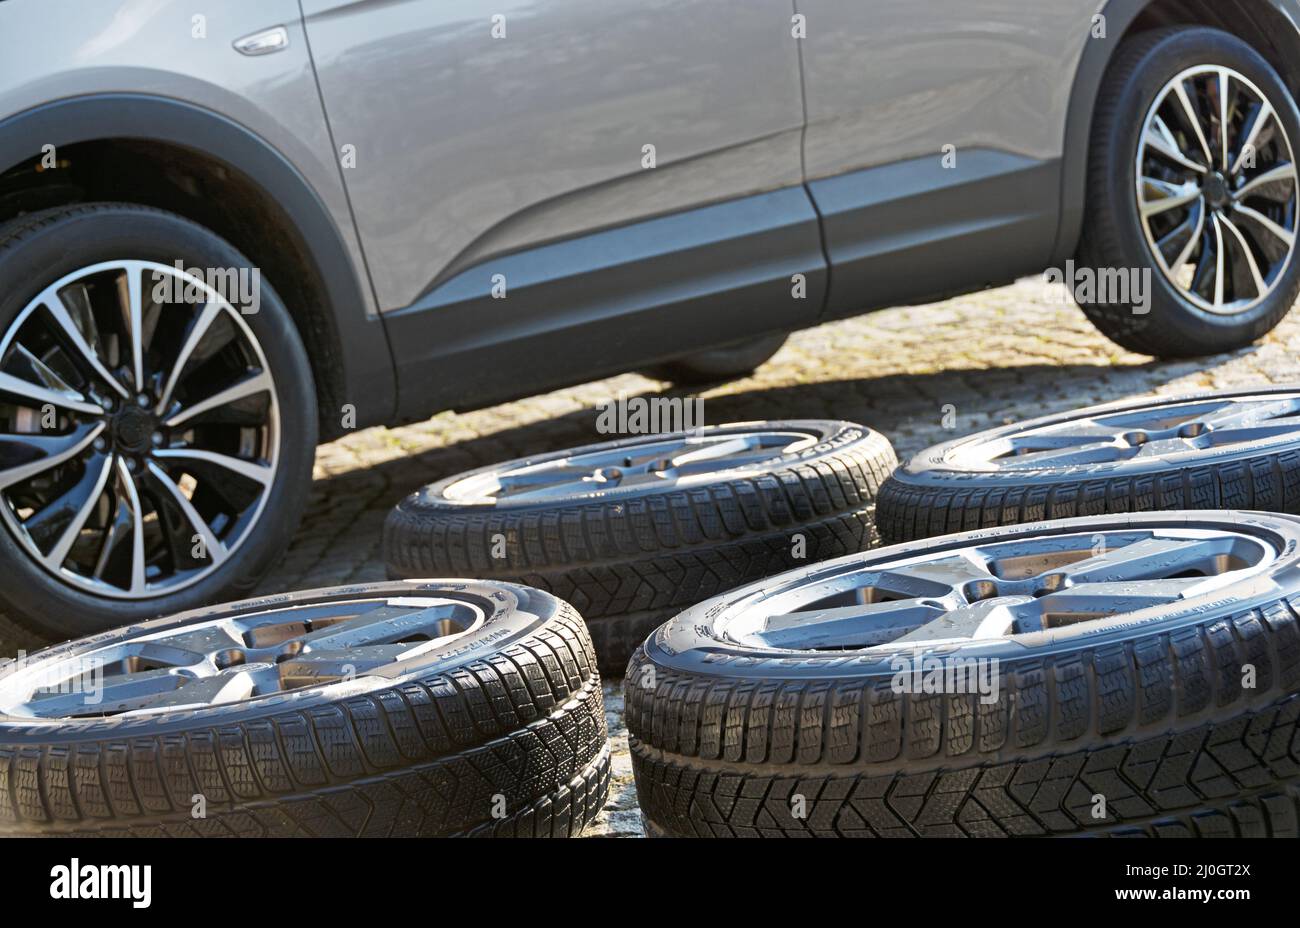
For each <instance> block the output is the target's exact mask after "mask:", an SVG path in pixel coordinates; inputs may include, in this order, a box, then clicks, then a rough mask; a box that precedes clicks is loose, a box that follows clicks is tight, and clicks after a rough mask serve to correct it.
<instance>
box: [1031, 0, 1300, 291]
mask: <svg viewBox="0 0 1300 928" xmlns="http://www.w3.org/2000/svg"><path fill="white" fill-rule="evenodd" d="M1099 12H1100V14H1101V15H1102V16H1104V17H1105V24H1106V35H1105V37H1104V38H1092V37H1090V38H1089V39H1088V40H1087V44H1086V45H1085V46H1084V50H1083V56H1082V58H1081V59H1080V61H1079V66H1078V68H1077V69H1076V71H1075V77H1074V85H1073V88H1072V90H1071V92H1070V106H1069V114H1068V116H1067V117H1066V125H1065V137H1064V144H1063V146H1062V155H1061V160H1062V165H1061V217H1060V221H1059V224H1058V227H1057V234H1056V243H1055V245H1054V246H1053V249H1052V264H1053V265H1059V264H1060V263H1061V262H1063V261H1065V260H1066V259H1067V258H1070V257H1072V256H1073V255H1074V253H1075V249H1076V247H1077V246H1078V243H1079V237H1080V234H1081V232H1082V229H1083V215H1084V204H1085V202H1086V200H1087V195H1088V191H1087V174H1088V154H1089V143H1090V142H1091V138H1092V121H1093V111H1094V109H1095V106H1096V102H1097V95H1098V93H1099V92H1100V90H1101V83H1102V81H1103V80H1104V79H1105V76H1106V71H1107V69H1108V68H1109V66H1110V62H1111V59H1112V58H1113V57H1114V55H1115V52H1116V51H1117V50H1118V49H1119V47H1120V45H1121V44H1122V43H1123V42H1124V40H1125V39H1127V38H1129V37H1130V36H1133V35H1135V34H1137V33H1139V32H1145V31H1147V30H1148V29H1154V28H1159V27H1161V26H1168V25H1175V24H1185V25H1200V26H1213V27H1215V28H1218V29H1222V30H1224V31H1225V32H1230V33H1232V34H1233V35H1236V36H1238V37H1239V38H1241V39H1243V40H1245V41H1246V42H1248V43H1250V44H1251V46H1252V47H1254V48H1255V50H1256V51H1258V52H1259V53H1260V54H1261V55H1263V56H1264V58H1265V59H1267V60H1268V62H1269V63H1270V64H1271V65H1273V67H1274V68H1275V69H1276V70H1277V72H1278V73H1279V74H1280V75H1281V76H1282V79H1283V80H1284V81H1285V82H1286V84H1287V86H1288V87H1289V88H1290V89H1291V92H1292V94H1293V95H1295V96H1296V97H1297V98H1298V99H1300V0H1107V2H1106V3H1105V4H1104V5H1103V6H1102V7H1101V9H1100V11H1099Z"/></svg>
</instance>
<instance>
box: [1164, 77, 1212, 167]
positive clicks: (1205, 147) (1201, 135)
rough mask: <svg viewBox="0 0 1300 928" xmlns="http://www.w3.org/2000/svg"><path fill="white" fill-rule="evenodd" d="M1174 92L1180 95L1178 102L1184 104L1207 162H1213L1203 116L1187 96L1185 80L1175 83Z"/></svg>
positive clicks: (1184, 111)
mask: <svg viewBox="0 0 1300 928" xmlns="http://www.w3.org/2000/svg"><path fill="white" fill-rule="evenodd" d="M1174 94H1175V95H1176V96H1177V97H1178V102H1179V103H1180V104H1181V105H1182V108H1183V113H1184V115H1185V116H1186V118H1187V124H1188V126H1190V128H1191V130H1192V131H1193V132H1194V133H1196V141H1197V142H1199V143H1200V145H1201V153H1202V154H1203V155H1204V156H1205V163H1206V164H1213V163H1214V156H1213V155H1211V154H1210V143H1209V141H1207V140H1206V138H1205V131H1204V130H1203V129H1202V128H1201V117H1200V116H1199V115H1198V114H1197V112H1196V109H1195V108H1194V107H1193V106H1192V101H1191V99H1190V98H1189V97H1188V96H1187V88H1186V86H1185V85H1184V83H1183V81H1178V82H1177V83H1175V84H1174Z"/></svg>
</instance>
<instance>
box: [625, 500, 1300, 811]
mask: <svg viewBox="0 0 1300 928" xmlns="http://www.w3.org/2000/svg"><path fill="white" fill-rule="evenodd" d="M1099 538H1100V539H1103V540H1104V543H1107V544H1109V545H1110V548H1109V550H1108V551H1107V552H1106V553H1103V554H1101V555H1090V554H1089V552H1090V551H1091V550H1092V546H1093V545H1094V544H1096V543H1097V539H1099ZM1179 546H1183V547H1185V548H1186V549H1187V551H1186V555H1187V556H1186V558H1185V559H1184V560H1180V559H1179V557H1177V556H1176V554H1177V549H1178V547H1179ZM1198 549H1199V550H1198ZM1107 558H1109V559H1110V561H1109V563H1107ZM1142 558H1146V559H1147V560H1148V561H1149V563H1148V564H1146V565H1141V564H1138V563H1137V562H1139V561H1141V560H1142ZM981 561H982V562H983V563H984V568H985V569H984V571H983V579H978V578H977V577H976V576H975V575H976V573H977V571H976V570H974V569H971V570H969V571H967V572H966V573H965V574H963V567H962V565H963V564H965V565H973V564H975V563H979V562H981ZM1161 561H1163V562H1164V565H1163V566H1160V563H1159V562H1161ZM1126 563H1127V564H1128V566H1129V567H1130V568H1133V567H1135V566H1136V567H1141V568H1143V569H1136V570H1134V569H1130V570H1129V571H1127V573H1128V574H1129V575H1131V576H1138V577H1141V576H1142V575H1143V571H1144V570H1147V572H1148V573H1150V574H1151V575H1152V577H1153V578H1154V579H1148V580H1145V581H1144V580H1142V579H1138V580H1130V581H1128V583H1127V585H1128V596H1129V597H1130V602H1129V603H1128V604H1124V603H1123V602H1122V599H1117V598H1121V597H1122V596H1123V595H1124V594H1123V593H1122V592H1118V591H1116V590H1115V589H1114V588H1115V586H1116V584H1115V583H1114V582H1110V581H1108V580H1107V576H1108V575H1110V574H1125V573H1126V571H1125V564H1126ZM1188 563H1191V564H1192V565H1193V566H1194V567H1199V568H1200V569H1201V570H1202V571H1204V576H1202V577H1200V578H1196V577H1186V576H1183V577H1180V576H1179V575H1180V574H1181V573H1182V572H1183V570H1185V569H1186V568H1187V565H1188ZM1216 571H1217V572H1216ZM1071 577H1073V578H1074V579H1072V580H1071V579H1069V578H1071ZM1168 577H1174V578H1177V579H1165V578H1168ZM1061 578H1065V579H1066V581H1067V582H1058V581H1059V580H1060V579H1061ZM1166 583H1167V584H1172V585H1174V586H1176V587H1177V589H1176V590H1173V591H1172V592H1174V594H1175V595H1173V596H1172V597H1171V598H1169V599H1168V601H1165V602H1162V603H1157V602H1154V600H1155V599H1156V598H1157V597H1156V592H1157V591H1158V590H1159V589H1160V586H1161V584H1166ZM909 584H910V586H911V590H910V595H911V597H912V598H911V601H910V602H909V601H908V600H907V599H906V596H908V595H909V594H908V592H906V591H905V590H906V587H908V585H909ZM941 584H948V592H947V593H942V592H941V590H940V589H939V587H940V585H941ZM999 587H1001V588H999ZM1089 587H1092V589H1091V591H1090V590H1089ZM963 591H965V592H964V593H963ZM981 591H982V595H983V596H984V597H985V599H984V600H980V599H979V598H978V595H975V594H979V593H981ZM1166 592H1169V590H1167V591H1166ZM885 594H890V595H893V596H894V597H896V598H894V599H889V598H888V597H887V596H886V595H885ZM1297 594H1300V519H1296V518H1295V517H1291V516H1269V515H1264V514H1252V513H1196V512H1174V513H1167V514H1163V513H1162V514H1145V515H1133V516H1121V517H1109V516H1106V517H1096V518H1089V519H1075V520H1063V521H1056V522H1050V523H1037V524H1031V525H1022V526H1013V527H1009V528H999V529H993V530H987V531H982V532H975V533H968V534H964V535H954V536H947V537H944V538H941V539H937V540H932V541H929V542H918V543H912V544H908V545H901V546H898V547H894V548H884V549H880V550H879V551H876V552H872V553H870V554H866V555H857V556H854V557H849V558H842V559H839V560H837V561H832V562H829V563H826V564H819V565H816V566H813V567H810V568H806V569H804V570H801V571H795V572H791V573H789V574H786V575H783V576H781V577H776V578H771V579H769V580H767V581H765V582H763V583H762V584H755V585H753V586H749V587H745V588H743V589H740V590H735V591H733V592H731V593H728V594H725V595H723V596H721V597H718V598H717V599H715V600H713V601H711V602H709V603H706V604H703V605H701V606H698V607H696V608H694V609H690V610H687V611H686V612H684V613H683V614H682V615H680V616H678V617H677V618H675V619H673V620H672V621H671V622H669V623H668V624H667V625H665V626H664V627H663V628H661V629H659V630H658V631H656V632H655V634H654V635H652V636H651V637H650V639H649V640H648V641H646V643H645V644H644V646H643V647H642V648H641V649H639V650H638V651H637V653H636V655H635V656H634V657H633V660H632V663H631V665H630V667H629V669H628V676H627V678H626V682H625V693H626V704H627V725H628V730H629V732H630V735H631V737H630V746H631V751H632V762H633V770H634V772H635V774H636V783H637V793H638V796H639V799H640V803H641V808H642V810H643V814H644V816H645V819H646V828H647V832H648V833H649V834H651V835H666V836H695V837H796V836H797V837H809V836H827V837H829V836H836V837H925V836H944V837H958V836H979V837H989V836H1050V835H1080V834H1109V835H1149V836H1257V837H1262V836H1290V837H1296V836H1300V695H1297V693H1298V691H1300V619H1298V613H1297V608H1296V603H1297V602H1300V600H1298V599H1297ZM1089 595H1092V596H1095V597H1096V598H1097V599H1099V600H1100V599H1104V598H1106V597H1108V596H1109V597H1111V598H1112V599H1116V600H1117V601H1115V602H1112V604H1111V606H1112V609H1113V611H1111V612H1110V614H1109V616H1106V615H1095V616H1091V617H1086V616H1084V617H1081V616H1079V615H1078V614H1077V611H1076V612H1075V613H1074V614H1073V615H1072V613H1071V609H1074V610H1078V609H1079V608H1081V607H1082V604H1083V603H1084V602H1085V601H1086V598H1087V597H1088V596H1089ZM966 598H971V599H974V600H975V601H974V602H970V603H968V602H966ZM1071 599H1073V600H1074V601H1073V602H1070V600H1071ZM995 600H1002V601H1003V602H1006V603H1011V604H1013V605H1009V606H1005V607H1004V606H998V607H997V608H996V609H988V610H985V611H983V613H982V614H980V608H981V603H982V602H983V603H985V604H987V603H989V602H992V601H995ZM899 607H906V608H905V609H900V608H899ZM907 609H911V610H913V611H914V612H915V613H916V615H914V616H913V619H912V620H906V611H907ZM999 610H1004V611H1005V612H1006V613H1007V614H1004V615H998V611H999ZM854 615H856V616H857V617H859V618H860V621H858V622H856V623H855V622H854V621H853V618H852V617H853V616H854ZM1034 616H1036V617H1037V619H1038V622H1039V624H1038V626H1037V627H1034V628H1023V629H1017V628H1015V622H1018V621H1022V620H1029V619H1031V618H1033V617H1034ZM972 617H973V618H974V619H975V620H977V621H978V622H979V623H980V625H981V627H983V628H987V627H988V624H989V623H990V622H992V623H994V625H995V626H999V623H1000V627H995V628H993V629H991V630H990V631H988V632H985V633H983V634H981V633H980V632H978V631H977V632H976V633H975V634H974V635H973V636H972V635H971V633H970V630H969V629H965V630H963V629H962V628H961V627H960V626H961V625H962V623H963V622H964V621H965V620H966V619H968V618H972ZM1086 618H1092V619H1094V621H1091V622H1088V621H1084V619H1086ZM900 619H902V620H903V621H895V624H894V625H893V627H892V628H886V630H887V631H888V632H889V634H886V635H883V636H880V637H879V638H873V637H872V635H873V626H872V620H875V621H876V622H877V623H878V624H880V625H886V626H887V625H888V623H889V622H890V621H891V620H900ZM837 626H839V627H837ZM878 630H879V629H878V627H877V628H876V629H875V631H877V632H878ZM936 672H937V673H938V674H939V675H940V676H939V677H938V678H937V679H936V678H934V677H933V676H932V675H933V674H934V673H936ZM963 674H964V676H962V675H963ZM961 680H964V681H966V683H967V684H971V683H974V685H966V686H962V685H955V683H956V682H957V681H961ZM931 681H934V682H936V683H937V685H935V686H933V687H932V686H930V685H929V683H930V682H931Z"/></svg>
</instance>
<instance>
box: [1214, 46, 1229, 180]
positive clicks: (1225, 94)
mask: <svg viewBox="0 0 1300 928" xmlns="http://www.w3.org/2000/svg"><path fill="white" fill-rule="evenodd" d="M1231 80H1232V79H1231V77H1230V76H1229V75H1228V72H1227V71H1226V70H1224V69H1223V68H1220V69H1219V81H1218V85H1217V86H1218V88H1219V149H1220V154H1221V155H1222V160H1221V161H1220V162H1219V164H1220V168H1221V169H1222V170H1224V171H1227V170H1228V126H1229V122H1228V109H1229V107H1230V106H1231V103H1232V101H1231V99H1230V97H1229V90H1230V89H1231V88H1230V87H1229V84H1230V82H1231Z"/></svg>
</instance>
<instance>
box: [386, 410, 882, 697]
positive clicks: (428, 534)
mask: <svg viewBox="0 0 1300 928" xmlns="http://www.w3.org/2000/svg"><path fill="white" fill-rule="evenodd" d="M893 465H894V452H893V449H892V448H891V447H890V445H889V442H888V441H886V440H885V439H884V437H883V436H881V435H879V434H877V433H875V432H873V431H871V430H870V429H867V428H865V427H863V426H860V425H852V424H850V423H845V422H818V421H806V422H805V421H796V422H761V423H745V424H738V425H722V426H713V427H709V428H704V429H701V430H699V431H696V432H691V433H676V434H667V435H655V436H649V437H639V438H631V439H622V440H619V441H612V442H606V443H604V444H599V445H589V446H586V447H582V448H574V449H570V450H566V451H556V452H552V453H550V454H544V455H539V456H537V457H533V458H527V459H523V460H518V461H510V462H507V463H504V464H497V465H494V466H492V467H485V468H482V469H480V470H475V471H470V472H468V473H464V474H457V475H455V476H453V477H449V478H447V479H445V480H442V481H440V482H438V483H435V484H432V485H431V486H428V487H425V488H424V489H422V490H420V491H419V492H417V493H415V494H413V495H411V496H409V497H407V498H406V499H405V500H403V501H402V502H401V503H400V504H399V505H398V506H397V508H396V509H395V510H394V511H393V512H392V513H390V514H389V516H388V520H387V522H386V523H385V525H384V554H385V559H386V561H387V564H388V571H389V576H391V577H422V576H430V577H432V576H448V575H465V576H478V577H495V578H498V579H512V580H518V581H519V582H521V583H527V584H529V585H531V586H536V587H539V588H541V589H544V590H549V591H550V592H552V593H554V594H555V595H556V596H559V597H561V598H562V599H565V600H567V601H569V602H572V603H573V604H574V605H575V606H576V607H577V608H578V609H579V610H580V611H581V612H582V614H583V615H584V616H585V617H586V619H587V622H588V625H589V627H590V628H591V633H592V638H593V639H594V640H595V642H596V654H597V656H598V658H599V661H600V668H601V672H602V673H607V674H610V675H621V674H622V672H623V670H624V668H625V667H626V666H627V659H628V656H629V655H630V654H631V653H632V650H633V649H634V648H636V646H637V645H638V644H640V643H641V641H642V639H644V638H645V636H646V635H647V634H649V633H650V631H651V630H652V629H654V628H655V627H656V626H658V625H660V624H661V623H663V622H664V621H665V620H667V619H668V618H669V617H670V616H672V615H673V614H674V613H676V612H678V611H680V610H681V609H683V608H685V607H686V606H689V605H691V604H692V603H696V602H699V601H700V600H701V599H705V598H706V597H709V596H712V595H714V594H716V593H720V592H722V591H723V590H727V589H731V588H732V587H735V586H739V585H740V584H742V583H747V582H749V581H751V580H757V579H759V578H760V577H765V576H768V575H770V574H774V573H779V572H780V571H782V570H787V569H789V568H790V567H793V566H797V565H798V564H800V563H806V562H811V561H817V560H824V559H826V558H830V557H838V556H840V555H843V554H848V553H851V552H854V551H861V550H864V549H866V548H867V547H869V546H870V545H871V544H872V543H873V541H874V537H875V536H874V531H873V527H872V518H871V509H872V506H873V504H874V502H875V496H876V490H877V488H878V487H879V486H880V482H881V481H882V480H884V479H885V477H886V476H887V475H888V473H889V471H890V469H891V468H892V467H893Z"/></svg>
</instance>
